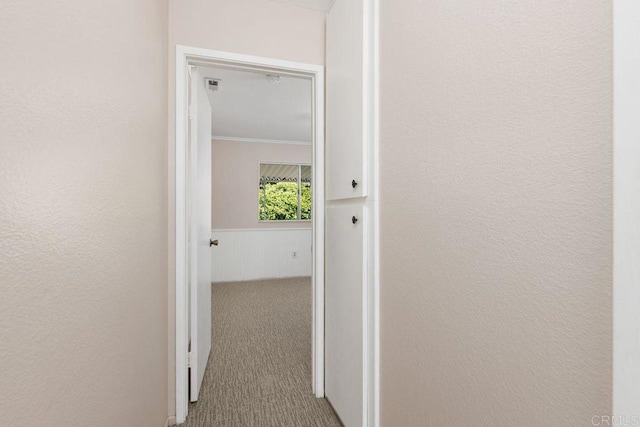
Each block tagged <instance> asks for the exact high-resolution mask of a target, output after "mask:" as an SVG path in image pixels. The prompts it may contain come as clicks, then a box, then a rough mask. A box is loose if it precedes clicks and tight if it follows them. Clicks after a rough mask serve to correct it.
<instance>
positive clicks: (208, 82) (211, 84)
mask: <svg viewBox="0 0 640 427" xmlns="http://www.w3.org/2000/svg"><path fill="white" fill-rule="evenodd" d="M221 83H222V80H220V79H212V78H209V77H207V78H205V79H204V84H205V86H206V87H207V89H209V90H210V91H213V92H215V91H217V90H218V89H220V84H221Z"/></svg>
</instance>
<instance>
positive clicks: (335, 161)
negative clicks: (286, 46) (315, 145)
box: [326, 0, 372, 200]
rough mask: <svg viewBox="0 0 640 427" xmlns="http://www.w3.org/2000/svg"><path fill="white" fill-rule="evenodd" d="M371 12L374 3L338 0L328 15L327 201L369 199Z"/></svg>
mask: <svg viewBox="0 0 640 427" xmlns="http://www.w3.org/2000/svg"><path fill="white" fill-rule="evenodd" d="M370 9H371V6H370V0H336V2H335V3H334V5H333V7H332V8H331V11H330V12H329V15H328V16H327V48H326V49H327V58H326V61H327V62H326V73H327V77H326V102H327V105H326V109H327V114H326V130H327V136H326V156H327V163H326V168H327V169H326V171H327V172H326V176H327V200H339V199H349V198H354V197H365V196H366V195H367V160H368V153H367V146H368V145H369V144H368V142H369V138H370V126H371V108H369V106H370V105H371V99H370V93H371V77H370V75H369V74H370V71H369V70H370V68H371V67H370V63H371V61H372V54H371V45H372V43H371V39H372V36H371V34H372V24H371V10H370Z"/></svg>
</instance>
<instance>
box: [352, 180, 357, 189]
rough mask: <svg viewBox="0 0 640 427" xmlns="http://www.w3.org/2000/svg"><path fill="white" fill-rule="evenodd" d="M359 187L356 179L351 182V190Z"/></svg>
mask: <svg viewBox="0 0 640 427" xmlns="http://www.w3.org/2000/svg"><path fill="white" fill-rule="evenodd" d="M357 186H358V183H357V182H356V180H355V179H352V180H351V188H356V187H357Z"/></svg>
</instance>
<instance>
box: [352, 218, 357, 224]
mask: <svg viewBox="0 0 640 427" xmlns="http://www.w3.org/2000/svg"><path fill="white" fill-rule="evenodd" d="M351 222H352V223H353V224H355V223H356V222H358V217H356V216H352V217H351Z"/></svg>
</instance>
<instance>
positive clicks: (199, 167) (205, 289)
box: [189, 68, 211, 402]
mask: <svg viewBox="0 0 640 427" xmlns="http://www.w3.org/2000/svg"><path fill="white" fill-rule="evenodd" d="M190 79H191V82H190V83H191V87H190V106H189V117H190V120H189V125H190V141H189V143H190V157H189V164H190V172H191V174H190V177H189V198H190V201H189V208H190V209H189V211H190V212H189V223H190V239H189V240H190V248H189V252H190V254H189V257H190V260H189V266H190V268H189V270H190V271H189V273H190V275H189V276H190V277H189V279H190V283H189V288H190V289H189V291H190V304H189V306H190V335H191V351H190V353H189V366H190V375H189V378H190V385H189V386H190V396H191V401H192V402H194V401H196V400H198V395H199V393H200V387H201V386H202V380H203V379H204V371H205V368H206V366H207V361H208V359H209V353H210V352H211V248H210V246H209V240H210V239H211V106H210V105H209V100H208V98H207V93H206V89H205V86H204V78H203V77H202V76H201V75H200V73H199V72H198V69H197V68H194V69H192V70H191V77H190Z"/></svg>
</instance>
